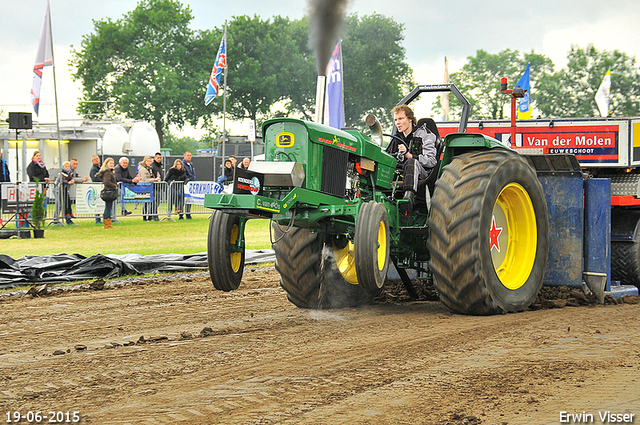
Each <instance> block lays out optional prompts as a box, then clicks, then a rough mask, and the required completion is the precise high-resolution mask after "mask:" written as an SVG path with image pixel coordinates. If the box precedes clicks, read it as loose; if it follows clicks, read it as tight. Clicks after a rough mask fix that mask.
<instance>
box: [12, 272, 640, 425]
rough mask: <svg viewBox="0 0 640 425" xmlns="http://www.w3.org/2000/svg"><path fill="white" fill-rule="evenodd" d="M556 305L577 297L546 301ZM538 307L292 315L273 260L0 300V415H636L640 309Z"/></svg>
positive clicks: (400, 419)
mask: <svg viewBox="0 0 640 425" xmlns="http://www.w3.org/2000/svg"><path fill="white" fill-rule="evenodd" d="M560 298H561V297H560ZM552 304H553V303H552ZM567 304H568V305H578V304H579V303H573V302H569V303H567V302H559V305H555V306H560V305H567ZM553 306H554V305H551V307H553ZM545 307H549V305H545V303H544V301H541V302H540V303H538V308H540V309H538V310H530V311H526V312H524V313H520V314H509V315H503V316H492V317H469V316H459V315H452V314H451V313H449V312H448V311H447V310H446V309H445V308H444V307H443V306H442V304H440V303H439V302H437V301H421V302H412V301H408V300H407V299H406V297H403V296H402V295H401V294H400V295H399V294H398V293H390V294H387V295H386V296H385V297H383V298H381V301H380V302H379V303H378V304H377V305H373V306H369V307H366V308H358V309H346V310H333V311H310V310H301V309H298V308H296V307H295V306H294V305H293V304H290V303H289V302H288V301H287V299H286V295H285V293H284V292H283V291H282V290H281V289H280V288H279V286H278V275H277V273H276V272H275V271H274V270H273V268H266V269H265V268H262V269H253V270H248V271H246V272H245V277H244V280H243V283H242V285H241V286H240V289H239V290H238V291H235V292H230V293H222V292H217V291H215V290H214V289H213V287H212V285H211V282H210V281H209V279H208V275H207V274H203V273H199V274H192V275H182V276H171V277H155V278H152V279H134V280H132V281H129V282H128V284H127V285H125V286H118V287H115V288H109V287H105V289H103V290H99V291H88V290H85V291H75V292H69V293H64V294H61V295H57V296H48V297H35V298H33V297H30V296H23V297H8V298H7V297H5V298H3V299H2V300H0V309H1V310H2V312H1V314H0V317H1V319H0V341H1V344H0V415H3V416H1V417H0V419H1V420H2V421H3V422H4V421H6V419H7V416H6V412H13V411H20V412H22V414H26V413H27V412H28V411H42V412H44V414H45V420H43V422H42V423H49V422H47V419H48V416H47V415H48V412H50V411H64V412H66V411H72V412H73V411H79V412H80V416H81V418H82V423H94V424H125V423H132V424H174V423H189V424H208V423H211V424H218V423H219V424H354V423H357V424H447V423H448V424H558V423H560V412H561V411H566V412H569V413H576V414H577V413H582V412H586V413H590V414H593V416H594V422H593V423H600V420H599V418H598V412H599V411H601V412H605V411H610V412H613V413H629V414H635V416H634V422H633V423H640V344H639V343H638V341H640V305H638V304H620V305H604V306H599V305H593V304H590V305H587V306H580V307H564V308H559V309H558V308H555V309H549V308H545ZM22 423H27V422H26V421H25V420H23V421H22Z"/></svg>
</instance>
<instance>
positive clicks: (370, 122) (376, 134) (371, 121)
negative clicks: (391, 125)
mask: <svg viewBox="0 0 640 425" xmlns="http://www.w3.org/2000/svg"><path fill="white" fill-rule="evenodd" d="M364 122H365V124H367V126H369V130H371V138H372V139H373V141H374V142H376V144H377V145H378V146H382V127H381V126H380V123H379V122H378V119H377V118H376V116H375V115H373V114H369V115H367V117H366V118H365V119H364Z"/></svg>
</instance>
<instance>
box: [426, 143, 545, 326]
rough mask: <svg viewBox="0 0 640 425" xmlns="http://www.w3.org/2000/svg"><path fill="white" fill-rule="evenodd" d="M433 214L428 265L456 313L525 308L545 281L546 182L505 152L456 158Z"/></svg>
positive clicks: (435, 198)
mask: <svg viewBox="0 0 640 425" xmlns="http://www.w3.org/2000/svg"><path fill="white" fill-rule="evenodd" d="M431 205H432V209H431V216H430V218H429V229H430V237H429V245H428V246H429V252H430V255H431V270H432V272H433V274H434V276H435V284H436V288H437V290H438V294H439V296H440V299H441V301H442V302H443V303H444V304H445V305H446V306H447V308H449V309H450V310H451V311H453V312H456V313H462V314H473V315H486V314H494V313H505V312H515V311H522V310H524V309H526V308H527V307H528V306H529V305H530V304H531V303H532V302H533V301H534V300H535V299H536V296H537V294H538V291H539V290H540V287H541V286H542V280H543V278H544V273H545V271H546V266H547V255H548V251H549V221H548V216H547V204H546V201H545V198H544V194H543V191H542V186H541V185H540V182H539V181H538V179H537V177H536V173H535V171H534V170H533V169H532V168H531V167H530V166H529V164H528V163H527V162H526V161H525V159H524V158H523V157H521V156H520V155H518V154H516V153H514V152H511V151H507V150H501V149H500V150H498V149H493V150H490V151H477V152H469V153H465V154H462V155H459V156H457V157H455V158H454V159H453V160H452V161H451V163H450V164H448V165H447V166H446V167H444V168H443V172H442V176H441V178H440V179H439V180H438V181H437V182H436V190H435V193H434V196H433V200H432V204H431Z"/></svg>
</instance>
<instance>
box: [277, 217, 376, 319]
mask: <svg viewBox="0 0 640 425" xmlns="http://www.w3.org/2000/svg"><path fill="white" fill-rule="evenodd" d="M273 231H274V237H275V238H276V240H278V239H280V240H279V241H278V242H276V243H275V244H274V245H273V249H274V251H275V253H276V270H277V271H278V272H279V273H280V286H282V288H283V289H284V290H285V291H286V292H287V297H288V298H289V301H291V302H292V303H293V304H295V305H296V306H298V307H300V308H316V309H330V308H345V307H356V306H359V305H365V304H370V303H371V302H372V301H373V298H374V297H375V296H376V295H377V294H378V292H379V291H378V290H367V289H365V288H363V287H362V285H358V284H353V283H349V281H348V280H347V279H350V280H354V279H356V278H355V267H354V265H353V248H352V246H351V245H349V243H348V241H346V240H345V239H344V238H342V237H338V238H337V237H332V236H330V235H327V234H325V233H323V232H315V233H311V232H310V231H309V230H308V229H303V228H298V227H294V228H292V229H291V230H290V231H289V232H288V233H286V234H284V235H283V233H282V231H281V230H280V228H279V227H278V226H277V225H276V224H273ZM350 246H351V248H349V247H350ZM337 261H339V262H340V266H338V263H337ZM339 267H340V268H339ZM355 281H356V282H357V280H355Z"/></svg>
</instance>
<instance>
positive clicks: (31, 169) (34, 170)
mask: <svg viewBox="0 0 640 425" xmlns="http://www.w3.org/2000/svg"><path fill="white" fill-rule="evenodd" d="M27 175H28V176H29V181H30V182H35V181H36V179H38V180H40V181H41V182H49V181H51V179H50V178H49V172H48V171H47V166H46V165H45V164H44V161H42V154H41V153H40V151H35V152H34V153H33V156H32V157H31V163H30V164H29V165H28V166H27Z"/></svg>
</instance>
